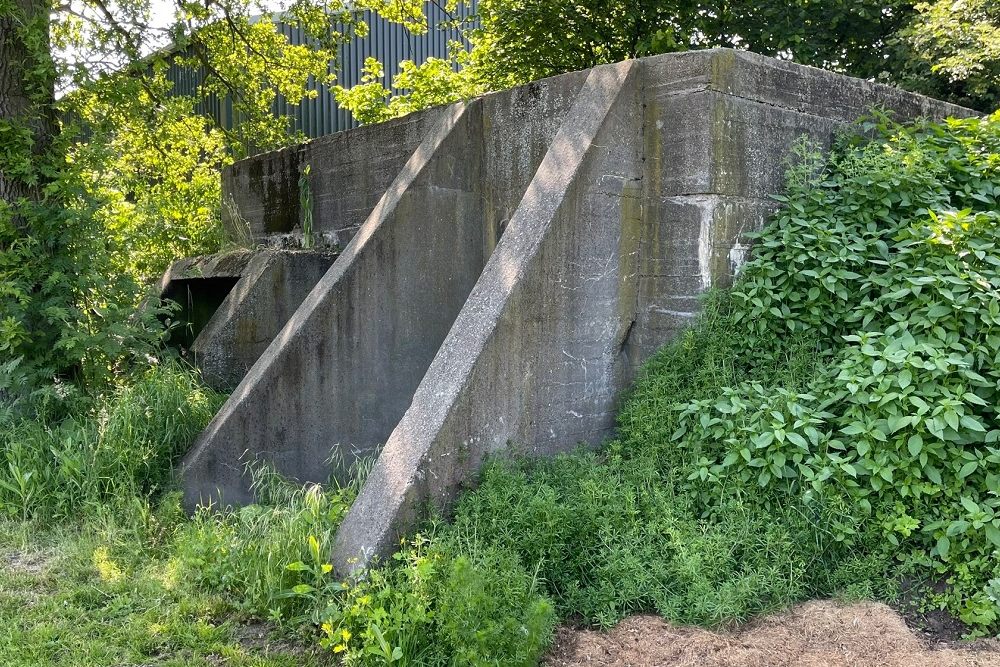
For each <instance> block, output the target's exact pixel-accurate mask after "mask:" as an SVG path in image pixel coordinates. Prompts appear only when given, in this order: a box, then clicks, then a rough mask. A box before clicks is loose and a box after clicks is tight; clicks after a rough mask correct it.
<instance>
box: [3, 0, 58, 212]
mask: <svg viewBox="0 0 1000 667" xmlns="http://www.w3.org/2000/svg"><path fill="white" fill-rule="evenodd" d="M50 6H51V5H50V2H49V0H14V1H13V2H12V3H10V4H7V6H6V7H5V8H4V9H2V10H0V128H6V127H13V128H15V129H22V128H26V129H27V130H28V131H29V132H30V133H31V144H30V146H27V145H26V146H24V148H23V151H24V152H25V153H28V154H27V155H24V157H26V158H27V159H28V160H30V162H29V163H28V164H30V165H32V166H33V167H38V166H39V164H40V163H41V162H42V161H43V160H44V157H45V154H46V153H47V152H48V150H49V148H50V146H51V145H52V139H53V137H54V136H55V132H56V123H55V115H54V114H55V111H54V104H55V74H54V69H53V67H52V58H51V54H50V53H49V7H50ZM17 143H19V142H17V141H15V140H13V138H12V136H11V134H10V133H7V134H6V137H4V136H3V135H0V210H2V209H3V208H6V206H4V204H7V205H9V206H11V207H12V208H13V215H14V220H15V223H16V222H17V221H18V219H19V218H20V216H19V215H18V212H17V203H18V202H19V201H20V200H21V199H24V198H27V199H28V200H37V198H38V196H39V192H40V185H41V179H40V177H39V179H38V180H37V181H35V182H32V181H33V180H34V179H32V178H26V176H28V175H27V174H24V173H23V166H21V165H23V164H24V162H21V161H20V160H16V159H13V160H12V159H11V158H12V157H22V155H15V156H12V155H11V151H14V152H15V153H18V152H21V151H20V150H19V149H18V147H17ZM22 154H23V153H22ZM17 162H21V165H17ZM5 163H6V164H5ZM19 167H20V168H19ZM34 171H35V172H36V174H37V171H38V170H37V169H34Z"/></svg>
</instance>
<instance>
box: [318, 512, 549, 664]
mask: <svg viewBox="0 0 1000 667" xmlns="http://www.w3.org/2000/svg"><path fill="white" fill-rule="evenodd" d="M538 588H539V581H538V579H537V577H536V576H534V575H533V574H532V573H531V572H528V571H526V570H525V569H524V568H523V567H522V566H521V563H520V562H519V561H518V560H517V558H516V557H514V556H513V555H512V554H511V553H510V552H506V551H504V550H501V549H496V548H493V547H486V546H483V545H481V544H479V543H478V541H477V539H476V538H475V537H474V536H468V537H466V538H462V537H461V536H460V535H459V534H457V533H455V532H453V531H449V532H448V533H447V534H441V535H434V536H432V537H431V538H428V537H425V536H422V535H417V536H416V537H415V538H414V539H413V540H411V541H409V542H406V543H404V545H403V548H402V550H401V551H400V552H399V553H397V554H396V555H395V556H394V559H393V562H392V563H391V564H390V565H389V566H387V567H384V568H381V569H374V570H371V571H370V572H368V573H367V574H366V576H365V578H364V579H362V580H360V581H357V582H354V583H353V584H352V585H350V586H348V587H347V588H346V589H345V591H344V593H343V594H342V595H341V596H339V597H337V598H336V599H334V600H333V601H332V603H331V604H330V605H329V606H328V607H327V609H326V611H325V612H324V613H323V615H322V623H321V628H322V631H323V634H324V638H323V640H322V644H323V645H324V646H327V647H329V648H330V649H332V650H333V651H334V652H336V653H340V654H343V657H344V662H345V664H347V665H383V664H387V663H388V664H398V665H475V666H480V665H482V666H485V665H512V666H519V665H524V666H527V665H534V664H537V662H538V659H539V658H540V657H541V655H542V652H543V651H544V649H545V647H546V646H547V645H548V643H549V640H550V638H551V635H552V629H553V627H554V624H555V613H554V610H553V607H552V604H551V603H550V602H549V601H548V599H547V598H546V597H545V596H543V595H541V594H540V592H539V590H538Z"/></svg>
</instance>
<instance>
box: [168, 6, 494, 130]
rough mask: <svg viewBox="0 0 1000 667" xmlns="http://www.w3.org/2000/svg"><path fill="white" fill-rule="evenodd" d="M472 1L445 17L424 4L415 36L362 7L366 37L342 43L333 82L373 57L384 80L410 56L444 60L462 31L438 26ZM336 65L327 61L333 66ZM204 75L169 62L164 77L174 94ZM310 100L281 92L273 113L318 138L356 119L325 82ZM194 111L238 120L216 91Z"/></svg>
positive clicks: (464, 13) (299, 38)
mask: <svg viewBox="0 0 1000 667" xmlns="http://www.w3.org/2000/svg"><path fill="white" fill-rule="evenodd" d="M476 4H477V3H476V0H470V1H469V2H468V3H467V4H465V5H463V6H462V7H460V8H459V9H458V10H457V11H456V12H455V14H452V15H449V14H448V13H447V12H446V11H445V10H444V8H443V7H442V6H441V5H438V4H437V3H435V2H427V3H426V5H425V7H426V14H427V23H428V31H427V33H425V34H423V35H414V34H413V33H411V32H410V31H408V30H407V29H406V28H404V27H403V26H401V25H399V24H397V23H390V22H388V21H386V20H384V19H382V18H381V17H378V16H376V15H374V14H373V13H372V12H371V11H367V10H366V11H365V12H364V15H363V20H364V21H365V22H366V23H367V24H368V28H369V32H368V35H367V36H366V37H365V38H364V39H354V40H351V41H350V42H348V43H346V44H343V45H341V47H340V49H339V56H338V58H339V64H338V65H339V66H337V71H336V74H337V83H338V84H340V85H342V86H345V87H350V86H354V85H357V84H358V83H360V82H361V70H362V68H363V67H364V63H365V59H366V58H369V57H374V58H376V59H378V60H379V61H381V62H382V64H383V65H384V66H385V73H386V78H385V82H384V83H385V84H386V85H388V83H389V82H391V81H392V77H393V76H394V75H395V74H396V73H397V72H398V71H399V63H400V61H402V60H413V61H415V62H417V63H418V64H419V63H421V62H423V61H424V60H426V59H427V58H429V57H436V58H446V57H447V56H448V43H449V42H451V41H456V40H460V39H462V34H461V31H460V30H458V29H456V28H451V27H448V28H443V27H441V26H442V24H444V23H445V22H447V21H450V20H453V19H456V18H458V19H462V20H463V21H467V20H469V19H470V18H471V17H473V16H474V15H475V11H476ZM278 30H279V31H280V32H281V33H282V34H283V35H285V36H286V37H287V38H288V40H289V42H290V43H291V44H302V43H303V42H304V41H305V35H304V34H303V32H302V30H301V29H299V28H297V27H293V26H290V25H288V24H287V23H278ZM334 65H335V64H334V63H331V67H333V66H334ZM204 75H205V72H204V68H201V67H198V68H191V67H182V66H180V65H179V64H178V63H177V62H176V61H172V62H171V63H170V66H169V67H168V69H167V78H168V79H169V80H170V81H172V82H173V83H174V91H173V92H174V94H176V95H187V96H195V95H197V94H198V87H199V85H200V83H201V81H202V79H203V77H204ZM311 83H312V84H313V85H312V87H313V88H314V89H315V90H316V91H317V95H316V97H315V98H314V99H306V100H303V101H302V103H301V104H299V105H292V104H288V102H287V100H285V99H284V98H283V97H281V96H280V95H279V96H277V97H276V99H275V100H274V102H273V103H272V105H271V111H272V113H274V114H276V115H287V116H289V118H290V119H291V127H292V129H293V130H299V131H301V132H302V133H303V134H305V135H306V136H307V137H312V138H314V137H320V136H323V135H325V134H332V133H333V132H340V131H341V130H346V129H349V128H352V127H357V125H358V123H357V121H355V120H354V118H353V117H352V116H351V114H350V112H348V111H346V110H344V109H341V108H340V107H338V106H337V103H336V100H334V98H333V94H332V93H331V92H330V89H329V87H328V86H326V85H324V84H321V85H318V86H316V85H315V82H311ZM195 108H196V110H197V112H198V113H201V114H205V115H207V116H210V117H211V118H214V119H215V121H216V122H217V123H219V125H221V126H222V127H225V128H226V129H232V127H233V126H234V125H235V123H236V120H237V119H236V118H235V117H234V113H233V102H232V100H231V99H229V97H225V98H221V99H220V98H219V97H218V96H216V95H208V96H205V97H203V98H202V99H201V100H200V101H199V102H198V103H197V105H196V107H195Z"/></svg>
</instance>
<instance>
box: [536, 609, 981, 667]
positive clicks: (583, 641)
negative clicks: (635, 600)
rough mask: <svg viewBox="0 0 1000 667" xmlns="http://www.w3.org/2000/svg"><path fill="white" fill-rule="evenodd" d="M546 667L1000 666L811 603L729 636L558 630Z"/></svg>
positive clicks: (895, 621)
mask: <svg viewBox="0 0 1000 667" xmlns="http://www.w3.org/2000/svg"><path fill="white" fill-rule="evenodd" d="M545 665H546V666H547V667H583V666H585V665H586V666H588V667H589V666H593V665H602V666H603V665H606V666H608V667H793V666H794V667H986V666H990V667H1000V642H997V641H996V640H990V641H977V642H972V643H969V642H964V643H963V642H934V641H933V640H929V639H927V638H926V637H922V636H918V635H917V634H915V633H914V632H913V631H912V630H911V629H910V628H909V627H907V625H906V623H905V622H904V621H903V619H902V617H900V615H899V614H898V613H896V612H895V611H894V610H893V609H891V608H890V607H888V606H886V605H884V604H875V603H862V604H852V605H842V604H839V603H836V602H830V601H823V600H821V601H815V602H808V603H806V604H803V605H800V606H798V607H795V608H794V609H791V610H789V611H787V612H784V613H781V614H775V615H773V616H768V617H765V618H761V619H759V620H756V621H753V622H751V623H748V624H747V625H744V626H741V627H739V628H736V629H733V630H731V631H715V632H713V631H708V630H702V629H698V628H689V627H683V628H681V627H674V626H671V625H669V624H668V623H666V622H664V621H663V620H662V619H660V618H657V617H653V616H633V617H632V618H628V619H625V620H624V621H622V622H621V623H620V624H619V625H618V626H617V627H616V628H615V629H614V630H612V631H611V632H607V633H603V632H598V631H594V630H574V629H570V628H560V630H559V632H558V634H557V636H556V640H555V644H554V645H553V647H552V649H551V650H550V652H549V656H548V658H547V659H546V661H545Z"/></svg>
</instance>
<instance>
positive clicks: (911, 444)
mask: <svg viewBox="0 0 1000 667" xmlns="http://www.w3.org/2000/svg"><path fill="white" fill-rule="evenodd" d="M923 448H924V439H923V438H921V437H920V436H919V435H918V434H914V435H911V436H910V439H909V440H907V441H906V449H907V450H908V451H909V452H910V456H913V457H917V456H919V455H920V451H921V450H922V449H923Z"/></svg>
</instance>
